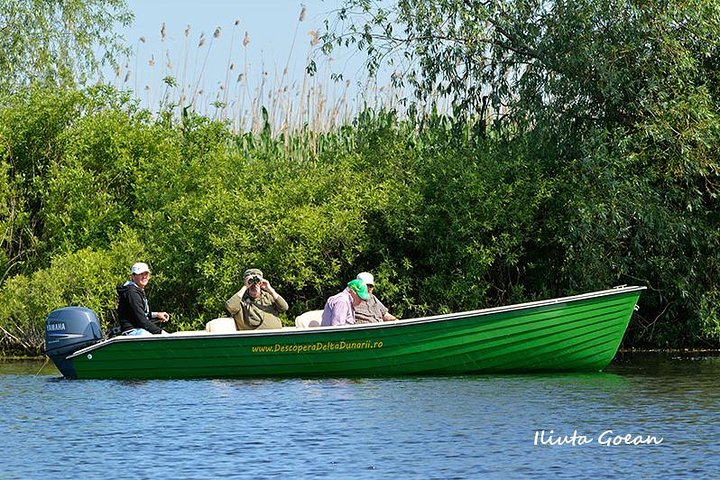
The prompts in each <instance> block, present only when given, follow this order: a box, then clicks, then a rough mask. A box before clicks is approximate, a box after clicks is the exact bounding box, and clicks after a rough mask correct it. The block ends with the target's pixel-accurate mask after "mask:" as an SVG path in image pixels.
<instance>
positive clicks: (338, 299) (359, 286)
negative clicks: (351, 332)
mask: <svg viewBox="0 0 720 480" xmlns="http://www.w3.org/2000/svg"><path fill="white" fill-rule="evenodd" d="M368 298H370V294H369V293H368V289H367V285H365V283H363V281H362V280H358V279H357V278H356V279H354V280H350V281H349V282H348V284H347V287H345V290H343V291H342V292H340V293H338V294H336V295H333V296H332V297H330V298H328V299H327V302H325V308H324V309H323V314H322V322H320V325H322V326H325V327H330V326H332V327H334V326H338V325H352V324H354V323H355V307H356V306H357V305H359V304H360V303H362V302H364V301H365V300H367V299H368Z"/></svg>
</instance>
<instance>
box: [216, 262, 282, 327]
mask: <svg viewBox="0 0 720 480" xmlns="http://www.w3.org/2000/svg"><path fill="white" fill-rule="evenodd" d="M225 309H226V310H227V311H228V312H229V313H230V315H232V317H233V319H234V320H235V327H236V328H237V329H238V330H253V329H256V328H282V322H281V321H280V313H282V312H285V311H287V309H288V303H287V302H286V301H285V299H284V298H283V297H281V296H280V294H279V293H277V292H276V291H275V289H274V288H273V287H272V285H270V282H269V281H268V280H267V279H266V278H265V277H264V276H263V272H262V271H261V270H259V269H257V268H248V269H247V270H245V272H244V273H243V287H242V288H241V289H240V291H239V292H237V293H236V294H235V295H233V296H232V297H230V298H229V299H228V300H227V302H225Z"/></svg>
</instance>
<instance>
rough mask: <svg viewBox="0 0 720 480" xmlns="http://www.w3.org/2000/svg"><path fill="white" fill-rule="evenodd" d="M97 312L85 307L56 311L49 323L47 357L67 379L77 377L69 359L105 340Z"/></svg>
mask: <svg viewBox="0 0 720 480" xmlns="http://www.w3.org/2000/svg"><path fill="white" fill-rule="evenodd" d="M102 338H103V334H102V330H101V329H100V322H99V321H98V319H97V315H95V312H93V311H92V310H90V309H89V308H84V307H65V308H58V309H57V310H53V311H52V312H50V315H48V317H47V319H46V320H45V353H47V356H48V357H50V358H51V359H52V361H53V362H54V363H55V366H56V367H57V368H58V370H60V373H62V374H63V376H65V377H68V378H73V377H75V376H76V375H75V369H74V368H73V367H72V363H71V362H68V361H67V360H65V359H66V357H67V356H68V355H70V354H72V353H74V352H77V351H78V350H80V349H82V348H85V347H87V346H89V345H92V344H93V343H97V342H99V341H100V340H102Z"/></svg>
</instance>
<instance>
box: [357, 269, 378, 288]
mask: <svg viewBox="0 0 720 480" xmlns="http://www.w3.org/2000/svg"><path fill="white" fill-rule="evenodd" d="M357 279H358V280H362V282H363V283H364V284H365V285H373V286H374V285H375V279H374V278H373V276H372V273H368V272H362V273H358V276H357Z"/></svg>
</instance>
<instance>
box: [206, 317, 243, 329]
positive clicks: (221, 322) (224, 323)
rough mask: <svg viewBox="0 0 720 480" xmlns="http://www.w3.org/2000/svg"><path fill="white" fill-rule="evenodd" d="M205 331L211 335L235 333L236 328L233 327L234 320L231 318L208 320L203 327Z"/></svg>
mask: <svg viewBox="0 0 720 480" xmlns="http://www.w3.org/2000/svg"><path fill="white" fill-rule="evenodd" d="M205 330H207V331H208V332H212V333H233V332H237V328H236V327H235V319H233V318H231V317H221V318H215V319H213V320H210V321H209V322H208V323H207V324H206V325H205Z"/></svg>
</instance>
